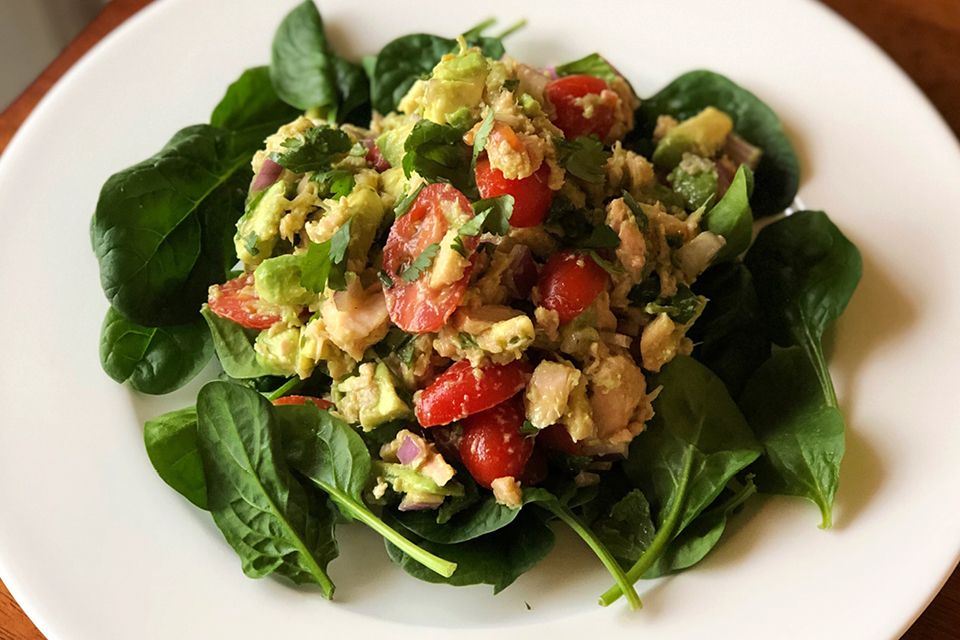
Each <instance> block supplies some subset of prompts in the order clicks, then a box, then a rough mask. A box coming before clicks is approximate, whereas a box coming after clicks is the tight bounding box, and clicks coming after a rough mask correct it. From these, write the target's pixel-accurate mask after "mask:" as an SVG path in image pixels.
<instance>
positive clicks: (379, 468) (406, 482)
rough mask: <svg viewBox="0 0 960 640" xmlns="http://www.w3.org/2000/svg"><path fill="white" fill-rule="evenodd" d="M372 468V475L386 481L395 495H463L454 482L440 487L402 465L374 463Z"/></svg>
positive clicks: (460, 486)
mask: <svg viewBox="0 0 960 640" xmlns="http://www.w3.org/2000/svg"><path fill="white" fill-rule="evenodd" d="M373 466H374V468H373V472H374V474H375V475H377V476H380V477H382V478H383V479H384V480H386V481H387V482H388V483H389V484H390V486H391V487H392V488H393V490H394V491H396V492H397V493H412V494H420V495H434V496H462V495H463V486H462V485H460V484H458V483H456V482H448V483H447V484H446V486H443V487H441V486H440V485H438V484H437V483H436V482H434V481H433V480H431V479H430V478H428V477H427V476H425V475H423V474H422V473H420V472H419V471H416V470H415V469H411V468H410V467H405V466H404V465H402V464H397V463H395V462H381V461H376V462H374V463H373Z"/></svg>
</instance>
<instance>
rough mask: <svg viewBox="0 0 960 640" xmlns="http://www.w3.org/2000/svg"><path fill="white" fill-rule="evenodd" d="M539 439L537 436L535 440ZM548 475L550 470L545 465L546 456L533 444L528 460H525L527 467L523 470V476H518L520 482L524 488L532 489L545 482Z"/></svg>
mask: <svg viewBox="0 0 960 640" xmlns="http://www.w3.org/2000/svg"><path fill="white" fill-rule="evenodd" d="M539 437H540V436H537V438H539ZM549 473H550V469H549V465H548V464H547V456H546V454H545V453H544V452H543V449H541V448H540V447H538V446H536V442H534V447H533V453H531V454H530V459H529V460H527V466H526V467H525V468H524V470H523V475H522V476H520V482H521V483H522V484H523V485H524V486H527V487H533V486H536V485H538V484H540V483H541V482H543V481H544V480H546V479H547V476H548V475H549Z"/></svg>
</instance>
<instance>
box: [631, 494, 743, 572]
mask: <svg viewBox="0 0 960 640" xmlns="http://www.w3.org/2000/svg"><path fill="white" fill-rule="evenodd" d="M734 483H735V481H734V480H731V482H730V484H734ZM736 484H738V485H739V483H736ZM756 492H757V487H756V485H755V484H753V480H752V479H748V481H747V482H746V483H744V484H743V485H740V486H739V488H738V489H737V490H736V491H735V492H734V493H733V494H732V495H731V496H730V497H729V498H727V499H724V498H723V496H721V497H720V498H718V499H717V503H715V506H712V507H711V508H710V509H708V510H706V511H704V512H703V513H701V514H700V515H699V516H697V517H696V518H695V519H694V521H693V522H691V523H690V524H689V525H687V528H686V529H684V530H683V531H681V532H680V533H679V535H677V537H676V538H674V539H673V541H672V542H671V543H670V545H669V546H668V547H667V548H666V550H664V552H663V555H661V556H660V557H659V558H658V559H657V561H656V562H655V563H654V564H653V566H651V567H650V569H649V570H648V571H647V572H646V573H645V574H643V577H644V578H645V579H648V580H649V579H651V578H659V577H660V576H663V575H666V574H668V573H674V572H676V571H682V570H684V569H688V568H690V567H692V566H693V565H695V564H697V563H698V562H700V561H701V560H703V559H704V558H705V557H706V556H707V554H708V553H710V551H711V550H712V549H713V548H714V547H715V546H716V545H717V543H718V542H719V541H720V536H722V535H723V531H724V529H726V526H727V520H728V519H729V518H730V516H731V515H733V513H734V511H736V510H737V509H739V508H740V507H741V506H742V505H743V503H745V502H746V501H747V500H748V499H749V498H750V497H751V496H753V495H754V494H755V493H756Z"/></svg>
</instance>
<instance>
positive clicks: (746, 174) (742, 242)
mask: <svg viewBox="0 0 960 640" xmlns="http://www.w3.org/2000/svg"><path fill="white" fill-rule="evenodd" d="M752 190H753V172H751V171H750V168H749V167H747V166H746V165H741V166H740V168H739V169H737V173H736V175H735V176H734V178H733V182H731V183H730V186H729V187H728V188H727V192H726V193H725V194H723V197H722V198H720V202H718V203H717V204H716V205H714V206H713V208H711V209H710V211H708V212H707V215H706V217H705V218H704V221H705V223H706V228H707V229H708V230H709V231H712V232H714V233H715V234H717V235H718V236H723V239H724V240H726V244H724V245H723V248H722V249H721V250H720V253H718V254H717V257H716V258H715V259H714V261H715V262H720V261H723V260H730V259H732V258H735V257H737V256H738V255H740V254H741V253H743V252H744V251H746V250H747V247H749V246H750V240H751V239H752V238H753V213H752V212H751V210H750V192H751V191H752Z"/></svg>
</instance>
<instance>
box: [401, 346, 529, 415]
mask: <svg viewBox="0 0 960 640" xmlns="http://www.w3.org/2000/svg"><path fill="white" fill-rule="evenodd" d="M529 376H530V365H529V364H527V363H526V362H522V361H520V360H515V361H513V362H510V363H508V364H491V365H487V366H484V367H476V368H475V367H474V366H473V365H471V364H470V362H469V361H468V360H460V361H459V362H454V363H453V364H452V365H450V367H449V368H448V369H447V370H446V371H444V372H443V373H441V374H440V375H439V376H437V378H436V379H435V380H434V381H433V382H431V383H430V385H429V386H428V387H427V388H426V389H424V390H423V391H421V392H420V393H419V394H418V395H417V396H416V397H415V398H414V412H415V413H416V416H417V420H418V421H419V422H420V425H421V426H423V427H438V426H440V425H445V424H450V423H451V422H454V421H456V420H462V419H463V418H466V417H467V416H469V415H472V414H474V413H479V412H481V411H485V410H487V409H489V408H491V407H494V406H496V405H498V404H500V403H501V402H503V401H505V400H508V399H510V398H512V397H513V396H515V395H516V394H517V393H518V392H519V391H520V390H521V389H523V388H524V387H525V386H527V379H528V378H529Z"/></svg>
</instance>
